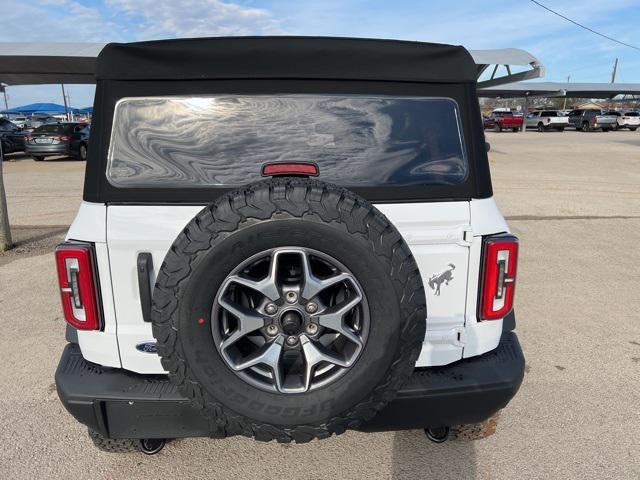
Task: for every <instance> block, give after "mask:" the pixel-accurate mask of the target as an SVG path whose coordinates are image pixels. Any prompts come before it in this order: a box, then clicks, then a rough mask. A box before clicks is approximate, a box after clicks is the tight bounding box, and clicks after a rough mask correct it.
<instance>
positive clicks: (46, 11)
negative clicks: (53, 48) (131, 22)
mask: <svg viewBox="0 0 640 480" xmlns="http://www.w3.org/2000/svg"><path fill="white" fill-rule="evenodd" d="M118 40H124V37H123V36H122V34H121V30H120V28H119V27H118V25H117V24H116V23H114V22H113V21H111V20H109V19H107V18H105V17H104V15H103V14H102V13H101V12H100V10H99V9H98V8H95V7H90V6H86V5H84V4H82V3H80V2H77V1H73V0H43V1H40V2H37V3H36V2H25V1H24V0H4V1H3V4H2V28H1V29H0V41H5V42H73V41H76V42H98V41H118Z"/></svg>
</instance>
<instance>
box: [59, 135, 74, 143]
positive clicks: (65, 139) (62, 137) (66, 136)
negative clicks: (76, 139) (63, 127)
mask: <svg viewBox="0 0 640 480" xmlns="http://www.w3.org/2000/svg"><path fill="white" fill-rule="evenodd" d="M70 138H71V137H70V136H69V135H60V136H59V137H58V140H60V141H61V142H68V141H69V139H70Z"/></svg>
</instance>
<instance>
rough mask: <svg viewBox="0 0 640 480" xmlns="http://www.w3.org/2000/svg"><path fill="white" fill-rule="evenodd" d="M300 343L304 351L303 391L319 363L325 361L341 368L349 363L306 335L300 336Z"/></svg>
mask: <svg viewBox="0 0 640 480" xmlns="http://www.w3.org/2000/svg"><path fill="white" fill-rule="evenodd" d="M300 343H301V344H302V352H303V353H304V360H305V376H304V391H305V392H306V391H307V390H309V386H310V385H311V380H312V379H313V374H314V371H315V369H316V367H317V366H318V365H319V364H321V363H323V362H327V363H331V364H332V365H337V366H339V367H343V368H344V367H348V366H349V365H350V362H349V361H347V360H345V359H344V358H342V357H340V356H339V355H337V354H336V353H334V352H332V351H330V350H328V349H326V348H325V347H324V346H322V345H321V344H320V343H318V342H314V341H313V340H311V339H309V338H308V337H307V336H306V335H301V336H300Z"/></svg>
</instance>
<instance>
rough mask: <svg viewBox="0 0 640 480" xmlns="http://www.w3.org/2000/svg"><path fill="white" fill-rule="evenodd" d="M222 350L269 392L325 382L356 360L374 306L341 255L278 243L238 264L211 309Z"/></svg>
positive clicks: (235, 368) (227, 359)
mask: <svg viewBox="0 0 640 480" xmlns="http://www.w3.org/2000/svg"><path fill="white" fill-rule="evenodd" d="M211 319H212V321H211V329H212V334H213V337H214V340H215V343H216V347H217V348H218V350H219V352H220V355H221V356H222V358H223V359H224V361H225V362H226V364H227V365H228V366H229V368H231V369H232V370H233V371H234V372H236V374H237V375H238V376H240V377H241V378H242V379H243V380H245V381H246V382H248V383H249V384H251V385H253V386H255V387H258V388H261V389H263V390H267V391H276V392H280V393H301V392H306V391H309V390H313V389H315V388H318V387H320V386H324V385H327V384H329V383H331V382H332V381H334V380H336V379H337V378H338V377H340V376H341V375H342V374H344V373H345V372H346V371H347V370H348V369H349V368H350V367H351V366H352V365H353V364H354V362H355V361H356V360H357V358H358V356H359V354H360V352H361V351H362V348H363V347H364V345H365V343H366V341H367V333H368V329H369V308H368V305H367V300H366V298H365V296H364V294H363V291H362V288H361V287H360V284H359V283H358V281H357V280H356V278H355V277H354V276H353V274H352V273H351V272H350V271H349V270H348V269H347V268H346V267H344V266H343V265H341V264H340V263H339V262H338V261H337V260H335V259H334V258H332V257H330V256H329V255H326V254H324V253H321V252H318V251H315V250H311V249H307V248H301V247H280V248H274V249H271V250H268V251H266V252H262V253H260V254H258V255H254V256H253V257H252V258H250V259H248V260H246V261H245V262H243V263H242V264H240V265H239V266H238V267H237V268H236V269H234V271H233V272H232V273H231V274H230V275H229V276H228V277H227V278H226V280H225V281H224V283H223V284H222V286H221V287H220V289H219V291H218V294H217V296H216V299H215V302H214V304H213V309H212V312H211Z"/></svg>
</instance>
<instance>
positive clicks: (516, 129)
mask: <svg viewBox="0 0 640 480" xmlns="http://www.w3.org/2000/svg"><path fill="white" fill-rule="evenodd" d="M511 130H513V131H514V132H516V133H517V132H519V131H520V129H519V128H518V127H516V128H512V129H511Z"/></svg>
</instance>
